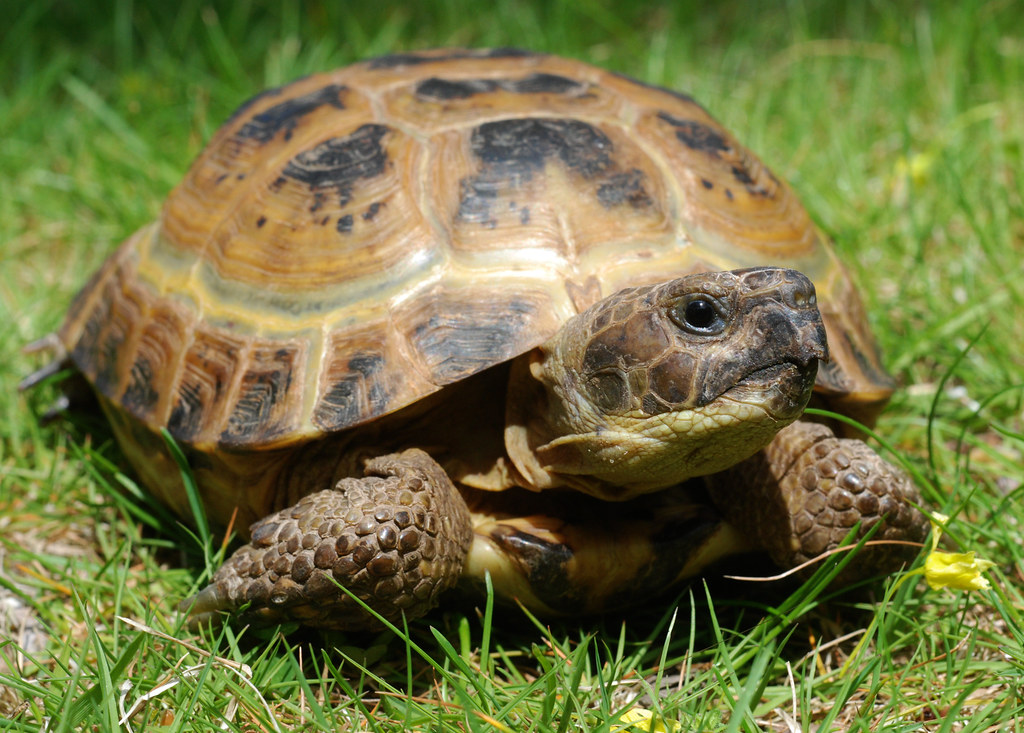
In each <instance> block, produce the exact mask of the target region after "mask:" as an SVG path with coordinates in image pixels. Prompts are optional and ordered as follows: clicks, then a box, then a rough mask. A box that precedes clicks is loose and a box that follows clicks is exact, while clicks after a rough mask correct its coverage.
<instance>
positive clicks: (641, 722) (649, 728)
mask: <svg viewBox="0 0 1024 733" xmlns="http://www.w3.org/2000/svg"><path fill="white" fill-rule="evenodd" d="M619 720H621V721H622V722H623V723H627V725H625V726H623V727H621V728H618V727H616V728H612V730H613V731H615V733H677V732H678V730H679V723H675V722H672V721H670V720H669V721H666V720H663V719H661V718H655V717H654V714H653V713H652V712H651V711H650V710H646V709H644V708H630V709H629V710H627V711H626V712H624V713H623V714H622V715H620V716H619Z"/></svg>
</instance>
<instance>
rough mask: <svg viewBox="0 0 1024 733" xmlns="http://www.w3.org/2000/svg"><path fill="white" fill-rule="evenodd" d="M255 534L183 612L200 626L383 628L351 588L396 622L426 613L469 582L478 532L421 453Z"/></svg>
mask: <svg viewBox="0 0 1024 733" xmlns="http://www.w3.org/2000/svg"><path fill="white" fill-rule="evenodd" d="M365 473H366V476H365V477H364V478H346V479H342V480H341V481H339V482H338V484H337V486H335V488H333V489H329V490H326V491H320V492H317V493H314V494H310V495H309V496H306V497H305V498H303V499H301V500H300V501H299V502H298V503H297V504H296V505H295V506H293V507H289V508H287V509H284V510H282V511H280V512H277V513H275V514H272V515H270V516H268V517H266V518H265V519H262V520H260V521H259V522H256V523H255V524H254V525H253V526H252V540H251V542H250V543H249V544H248V545H246V546H245V547H242V548H241V549H239V550H238V551H237V552H235V554H234V555H232V556H231V558H229V559H228V561H227V562H226V563H225V564H224V565H223V566H222V567H221V568H220V569H219V570H218V571H217V573H216V574H215V575H214V577H213V580H212V582H211V583H210V585H208V586H207V587H206V588H204V589H203V590H202V591H200V592H199V593H197V594H196V595H195V596H193V597H192V598H189V599H187V600H185V601H184V602H183V603H182V604H181V608H182V610H184V611H188V612H189V613H190V614H191V615H192V621H193V622H195V623H203V622H205V621H209V620H211V619H212V617H214V616H215V615H217V613H218V612H221V611H228V612H236V611H239V610H240V609H243V607H244V610H243V611H242V613H241V614H240V617H241V619H242V620H243V621H249V622H256V623H260V624H267V623H275V622H286V621H296V622H300V623H303V624H308V625H310V626H319V627H321V628H330V629H341V630H354V629H372V628H374V627H379V625H380V624H379V622H378V621H377V620H376V619H374V618H373V617H372V616H370V615H368V614H367V613H366V612H365V611H364V610H363V608H362V607H361V606H359V604H358V603H356V602H355V601H354V600H353V599H352V598H351V597H350V596H349V595H348V594H346V593H345V592H344V591H342V590H341V588H339V587H338V586H339V585H341V586H344V587H345V588H347V589H348V590H349V591H350V592H351V593H352V594H353V595H355V596H356V597H358V598H359V599H361V600H362V601H364V602H365V603H366V604H368V605H369V606H370V607H371V608H373V609H374V610H375V611H376V612H377V613H379V614H380V615H381V616H383V617H384V618H386V619H388V620H389V621H398V620H400V619H401V616H402V614H403V613H405V615H406V617H408V618H413V617H416V616H420V615H422V614H424V613H426V612H427V611H428V610H429V609H430V608H432V607H433V606H434V605H436V603H437V599H438V596H439V595H440V594H441V593H442V592H443V591H444V590H446V589H448V588H450V587H452V586H453V585H454V584H455V582H456V581H457V580H458V578H459V576H460V574H461V573H462V565H463V562H464V560H465V558H466V553H467V552H468V549H469V546H470V543H471V542H472V537H473V530H472V526H471V523H470V516H469V510H468V509H467V508H466V503H465V501H464V500H463V498H462V496H461V495H460V494H459V492H458V491H457V490H456V488H455V487H454V486H453V485H452V482H451V480H450V479H449V478H448V476H447V475H446V474H445V472H444V470H443V469H442V468H441V467H440V466H439V465H438V464H437V463H435V462H434V460H433V459H432V458H430V456H428V455H427V454H426V453H424V452H423V451H420V450H416V449H413V450H407V451H405V452H403V453H397V454H392V455H386V456H381V457H379V458H374V459H372V460H370V461H367V464H366V470H365Z"/></svg>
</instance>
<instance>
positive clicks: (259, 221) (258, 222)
mask: <svg viewBox="0 0 1024 733" xmlns="http://www.w3.org/2000/svg"><path fill="white" fill-rule="evenodd" d="M266 223H267V217H265V216H261V217H260V218H259V219H257V220H256V228H257V229H262V228H263V225H264V224H266Z"/></svg>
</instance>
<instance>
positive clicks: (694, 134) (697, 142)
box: [658, 112, 732, 156]
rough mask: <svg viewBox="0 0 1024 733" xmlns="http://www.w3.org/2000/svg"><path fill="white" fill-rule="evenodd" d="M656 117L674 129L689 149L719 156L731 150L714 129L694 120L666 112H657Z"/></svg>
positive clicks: (680, 140)
mask: <svg viewBox="0 0 1024 733" xmlns="http://www.w3.org/2000/svg"><path fill="white" fill-rule="evenodd" d="M658 119H661V120H664V121H665V122H667V123H668V124H670V125H672V127H674V128H675V130H676V137H677V138H678V139H679V142H681V143H683V145H685V146H686V147H688V148H690V149H691V150H699V151H701V152H703V153H709V154H711V155H715V156H719V155H720V154H722V153H729V152H731V151H732V146H731V145H729V143H728V142H727V141H726V139H725V138H724V137H722V136H721V135H720V134H718V133H717V132H716V131H715V130H714V129H712V128H711V127H709V126H708V125H705V124H704V123H703V122H697V121H696V120H684V119H680V118H679V117H674V116H673V115H670V114H669V113H668V112H659V113H658Z"/></svg>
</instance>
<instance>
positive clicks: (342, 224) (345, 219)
mask: <svg viewBox="0 0 1024 733" xmlns="http://www.w3.org/2000/svg"><path fill="white" fill-rule="evenodd" d="M352 222H353V219H352V215H351V214H345V216H342V217H340V218H339V219H338V225H337V226H336V227H335V228H336V229H337V230H338V233H339V234H350V233H351V232H352Z"/></svg>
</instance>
